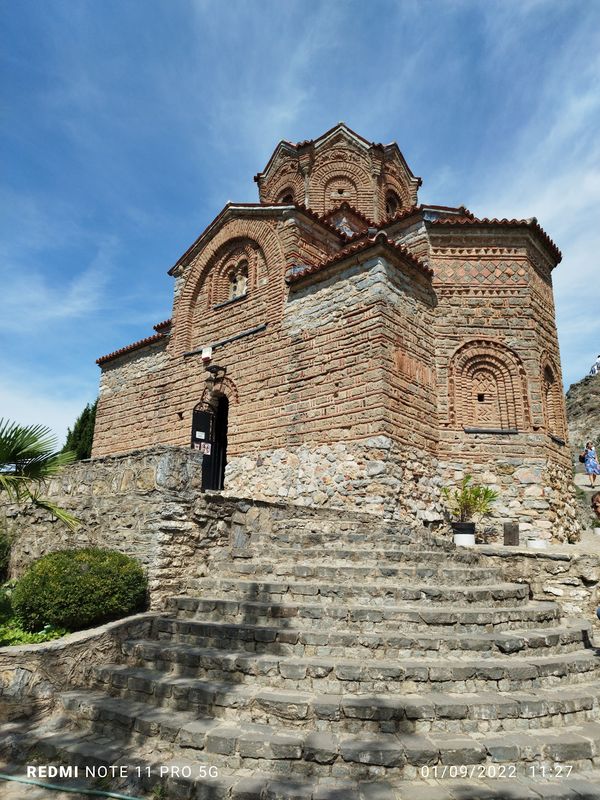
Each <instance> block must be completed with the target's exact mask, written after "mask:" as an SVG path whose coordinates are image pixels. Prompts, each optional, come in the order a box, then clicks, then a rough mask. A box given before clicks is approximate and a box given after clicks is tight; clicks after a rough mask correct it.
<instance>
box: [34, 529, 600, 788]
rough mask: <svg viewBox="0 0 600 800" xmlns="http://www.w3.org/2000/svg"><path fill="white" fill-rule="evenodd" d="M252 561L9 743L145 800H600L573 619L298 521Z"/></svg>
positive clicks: (472, 574) (431, 549) (235, 565)
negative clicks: (95, 772)
mask: <svg viewBox="0 0 600 800" xmlns="http://www.w3.org/2000/svg"><path fill="white" fill-rule="evenodd" d="M251 552H252V553H254V556H252V557H250V558H247V557H245V558H231V559H229V560H227V561H224V562H222V563H221V564H220V566H219V568H218V571H215V572H213V573H212V574H210V575H206V576H201V577H197V578H195V579H194V580H193V581H192V582H191V583H190V585H189V586H188V587H187V588H186V593H185V594H182V595H180V596H177V597H173V598H170V599H169V601H168V602H167V605H166V608H165V610H164V613H163V614H161V615H159V616H157V618H156V619H155V621H154V623H153V628H152V635H151V636H150V637H149V638H148V639H146V640H132V641H126V642H125V643H124V644H123V649H122V650H123V651H122V663H118V664H98V665H96V666H94V667H93V668H92V669H91V670H90V673H89V685H88V686H86V687H83V688H82V687H78V688H74V689H73V690H72V691H68V692H65V693H64V694H62V695H61V696H60V698H59V703H58V706H59V707H58V708H57V710H56V713H55V715H54V717H52V718H51V719H50V720H47V721H46V722H45V723H44V724H43V725H42V726H40V727H39V728H38V729H37V730H36V731H35V732H31V731H30V732H29V733H28V735H27V737H23V738H22V739H21V740H20V742H19V744H20V746H21V747H24V746H26V747H30V748H33V749H35V751H36V752H37V753H40V752H41V753H44V754H46V755H47V756H53V757H56V756H58V757H61V758H63V760H65V761H66V762H68V763H77V762H78V761H79V762H80V763H82V764H84V763H85V764H89V763H90V762H93V763H98V764H126V765H129V768H130V769H129V776H128V779H127V780H126V781H125V782H124V783H123V784H122V786H124V787H125V788H127V789H128V790H129V791H132V792H133V791H135V792H137V793H138V794H137V795H136V796H139V793H140V792H142V793H143V792H147V793H149V794H148V795H147V796H151V797H156V798H163V797H164V798H169V799H170V798H174V799H175V798H192V797H193V798H211V800H222V799H223V800H225V798H232V800H258V799H259V798H260V800H279V799H280V798H281V800H294V799H295V798H297V799H298V800H311V799H312V800H336V799H337V800H468V799H469V798H471V800H486V798H497V800H498V799H499V798H506V799H507V800H508V798H514V799H515V800H534V799H536V800H539V799H540V798H545V800H551V798H557V799H558V798H560V800H566V798H578V800H582V798H588V799H589V800H591V799H592V798H600V655H599V654H597V651H596V650H595V649H593V648H592V647H591V646H590V631H589V622H587V621H581V622H578V623H574V622H573V621H564V620H562V619H561V614H560V610H559V607H558V606H557V605H556V604H554V603H551V602H536V601H533V600H531V599H530V598H529V587H528V586H527V585H523V584H515V583H507V582H506V581H505V580H504V579H503V576H502V573H501V572H500V571H499V570H498V569H495V568H494V569H491V568H489V566H486V564H485V558H484V557H482V556H479V555H478V554H477V552H476V550H466V549H455V548H454V547H453V546H451V545H449V544H447V543H445V542H443V541H441V540H437V539H435V538H434V537H431V536H423V535H419V537H417V536H416V535H415V534H414V533H413V532H411V531H410V530H397V529H396V530H392V529H389V528H387V527H385V526H381V525H380V526H368V525H366V524H365V523H364V522H361V521H352V520H346V519H337V520H336V519H333V520H327V519H319V518H312V519H311V518H299V519H297V520H293V521H289V520H288V521H287V522H286V523H285V524H283V523H282V524H281V525H280V526H275V528H274V530H272V531H271V532H270V533H269V534H257V535H255V537H254V538H253V540H252V550H251ZM244 555H246V556H247V555H248V553H244ZM135 765H138V766H139V775H137V774H136V772H135V770H134V766H135ZM160 767H162V773H163V774H162V776H161V774H160ZM188 770H189V773H190V775H188ZM148 773H150V774H148ZM160 784H162V787H161V788H159V786H160Z"/></svg>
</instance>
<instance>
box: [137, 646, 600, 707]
mask: <svg viewBox="0 0 600 800" xmlns="http://www.w3.org/2000/svg"><path fill="white" fill-rule="evenodd" d="M123 651H124V652H125V653H126V654H127V655H128V657H129V663H136V664H137V665H138V666H143V667H146V668H148V669H155V670H160V671H162V672H167V673H168V672H170V673H173V674H176V675H178V676H181V677H196V678H204V679H207V680H210V681H225V682H236V683H243V684H247V683H250V684H252V685H260V686H264V685H268V686H272V687H274V688H284V689H304V690H308V691H313V692H317V693H319V694H340V693H342V692H382V691H383V692H387V691H395V692H398V691H402V692H421V691H424V690H426V689H432V690H436V689H441V690H442V691H444V692H450V693H461V692H473V691H494V690H495V691H498V692H511V691H514V690H521V689H529V690H531V689H535V688H538V687H551V686H556V685H557V684H559V683H563V684H564V683H568V684H574V683H583V682H590V681H593V680H597V679H598V678H600V659H599V658H598V656H597V655H596V652H595V651H592V650H583V651H580V652H575V653H559V654H556V655H552V656H545V657H538V658H536V657H518V656H512V657H510V656H504V657H502V658H498V657H495V658H480V659H479V660H477V659H474V658H473V657H470V658H469V659H468V660H465V659H464V658H463V659H458V658H449V657H447V658H445V659H444V661H443V662H442V663H440V658H439V655H438V654H437V653H435V654H434V655H433V656H429V657H424V658H414V657H412V658H408V659H403V660H402V661H401V662H399V661H398V660H397V659H394V660H391V659H390V660H384V659H370V660H365V659H360V658H340V657H337V658H336V657H332V656H312V657H294V656H289V655H277V654H273V655H272V654H268V653H263V654H260V653H252V652H248V651H245V650H243V649H238V650H231V649H229V650H227V651H224V650H222V649H217V648H210V647H198V646H193V645H189V644H180V643H168V642H165V641H156V640H148V639H146V640H143V639H142V640H130V641H126V642H124V643H123Z"/></svg>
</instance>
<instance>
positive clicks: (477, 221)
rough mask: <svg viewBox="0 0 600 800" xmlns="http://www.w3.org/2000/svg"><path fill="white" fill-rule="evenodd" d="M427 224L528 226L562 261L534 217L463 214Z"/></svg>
mask: <svg viewBox="0 0 600 800" xmlns="http://www.w3.org/2000/svg"><path fill="white" fill-rule="evenodd" d="M429 224H430V225H437V226H440V225H471V226H473V225H478V226H480V227H502V228H529V229H530V230H532V231H534V232H535V233H536V234H537V235H538V237H539V238H540V239H541V241H542V242H543V243H544V245H545V246H546V247H547V248H548V250H549V251H550V253H551V254H552V255H553V256H554V258H555V260H556V264H560V262H561V261H562V253H561V251H560V250H559V249H558V247H557V246H556V244H555V243H554V242H553V241H552V239H551V238H550V237H549V236H548V234H547V233H546V231H545V230H544V229H543V228H542V226H541V225H540V224H539V222H538V221H537V219H536V217H531V218H530V219H506V218H504V219H496V218H495V217H494V218H493V219H489V218H488V217H481V218H479V217H474V216H471V217H470V218H467V217H465V216H463V217H457V218H454V219H453V218H452V217H444V218H442V219H436V220H430V221H429Z"/></svg>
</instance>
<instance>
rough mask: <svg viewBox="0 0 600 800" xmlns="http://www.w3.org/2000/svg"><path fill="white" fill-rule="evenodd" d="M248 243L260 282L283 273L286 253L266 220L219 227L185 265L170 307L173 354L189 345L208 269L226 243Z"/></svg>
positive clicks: (250, 220)
mask: <svg viewBox="0 0 600 800" xmlns="http://www.w3.org/2000/svg"><path fill="white" fill-rule="evenodd" d="M238 245H239V246H244V247H245V246H249V247H250V248H252V249H253V250H254V251H255V252H256V254H257V256H256V270H257V272H258V274H259V276H260V275H261V273H262V283H263V284H265V283H267V282H271V281H274V280H275V279H276V278H277V276H278V273H283V270H284V265H285V256H284V253H283V249H282V247H281V244H280V242H279V239H278V237H277V234H276V232H275V230H274V228H273V226H272V225H271V224H269V223H268V222H267V221H265V220H256V219H235V220H231V221H230V222H228V223H226V224H225V225H224V226H223V227H222V228H221V230H220V231H219V232H218V233H217V234H216V235H215V236H214V237H213V238H212V239H211V240H210V242H208V244H207V245H206V246H205V247H204V249H203V250H202V251H201V252H200V253H198V255H197V256H196V257H195V258H194V259H193V261H192V262H191V263H190V265H189V266H188V268H187V274H186V276H185V279H184V284H183V287H182V289H181V292H180V294H179V296H178V298H177V300H176V303H175V307H174V309H173V333H172V345H171V346H172V348H173V353H174V354H175V355H177V354H181V353H183V352H184V351H186V350H188V349H189V348H190V341H191V337H192V323H193V317H194V308H195V305H196V302H197V300H198V297H199V295H200V293H201V292H202V291H203V290H204V289H205V288H208V290H209V291H210V289H211V288H212V287H206V283H207V280H209V279H210V276H211V270H212V268H213V267H214V265H215V263H218V262H219V257H220V256H222V254H224V253H225V252H227V248H228V247H232V246H233V247H236V246H238Z"/></svg>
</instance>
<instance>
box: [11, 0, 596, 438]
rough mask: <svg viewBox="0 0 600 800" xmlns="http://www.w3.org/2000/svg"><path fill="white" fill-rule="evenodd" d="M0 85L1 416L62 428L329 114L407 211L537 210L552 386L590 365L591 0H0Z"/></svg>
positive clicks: (593, 272) (524, 212) (592, 347)
mask: <svg viewBox="0 0 600 800" xmlns="http://www.w3.org/2000/svg"><path fill="white" fill-rule="evenodd" d="M0 91H1V96H2V112H1V115H0V136H1V138H2V142H1V145H2V154H3V155H2V181H1V188H0V207H1V208H2V213H1V215H0V228H1V230H0V375H1V379H0V416H5V417H10V418H11V419H15V420H18V421H21V422H46V423H47V424H49V425H51V426H52V427H53V429H54V430H55V431H56V432H57V434H58V435H59V436H60V437H63V436H64V433H65V431H66V427H67V425H70V424H72V422H73V420H74V419H75V417H76V416H77V414H78V413H79V412H80V411H81V409H82V407H83V406H84V405H85V403H86V402H88V401H92V400H93V399H94V398H95V396H96V393H97V385H98V376H99V370H98V367H97V366H96V365H95V359H96V358H97V357H98V356H100V355H103V354H105V353H108V352H110V351H112V350H114V349H116V348H118V347H121V346H123V345H125V344H128V343H129V342H132V341H135V340H137V339H139V338H142V337H144V336H147V335H149V334H151V333H152V325H153V324H154V323H156V322H159V321H161V320H163V319H165V318H167V317H169V316H170V314H171V295H172V284H171V279H170V278H169V277H168V276H167V274H166V272H167V270H168V268H169V267H170V266H171V265H172V264H173V263H174V262H175V261H176V260H177V258H178V257H179V255H180V254H181V253H182V252H183V251H184V250H185V249H186V248H187V247H188V245H189V244H190V243H191V242H192V241H193V240H194V239H195V238H196V236H197V235H198V233H199V232H200V231H201V230H202V229H203V228H204V227H205V226H206V224H207V223H208V222H210V220H211V219H212V218H213V217H214V216H215V215H216V214H217V213H218V211H220V209H221V208H222V206H223V205H224V204H225V203H226V202H227V201H228V200H237V201H255V200H256V187H255V184H254V182H253V180H252V176H253V175H254V174H255V173H256V172H257V171H258V170H260V169H262V167H263V166H264V165H265V163H266V161H267V159H268V157H269V155H270V154H271V152H272V150H273V149H274V147H275V145H276V144H277V142H278V141H279V140H280V139H282V138H285V139H291V140H293V141H298V140H301V139H305V138H314V137H315V136H318V135H319V134H320V133H322V132H324V131H325V130H327V129H328V128H329V127H331V126H332V125H334V124H335V123H337V122H338V121H340V120H344V121H345V122H346V123H347V124H348V125H350V126H351V127H352V128H354V129H355V130H357V131H358V132H359V133H361V134H362V135H363V136H365V137H366V138H368V139H369V140H374V141H382V142H385V143H387V142H389V141H392V140H396V141H397V142H398V144H399V146H400V149H401V150H402V151H403V153H404V155H405V157H406V159H407V161H408V163H409V165H410V166H411V168H412V170H413V172H414V173H415V174H417V175H421V176H422V177H423V187H422V189H421V193H420V198H421V201H422V202H431V203H441V204H448V205H454V204H456V205H460V204H463V203H464V204H465V205H467V206H468V207H469V208H470V209H471V210H472V211H474V212H475V213H476V214H478V215H481V216H483V215H486V216H510V217H513V216H517V217H529V216H537V217H538V219H539V221H540V223H541V224H542V225H543V227H544V228H545V229H546V230H547V231H548V233H549V234H550V235H551V236H552V238H553V239H554V240H555V241H556V242H557V244H558V245H559V247H560V248H561V250H562V251H563V263H562V264H561V265H560V266H559V268H558V270H557V271H556V272H555V291H556V305H557V314H558V324H559V335H560V341H561V351H562V358H563V371H564V378H565V384H566V385H567V386H568V384H569V383H570V382H572V381H574V380H578V379H579V378H580V377H581V376H582V375H583V374H584V373H585V372H586V371H587V369H589V366H590V364H591V362H592V361H593V360H594V358H595V356H596V355H597V353H598V352H600V314H599V313H598V307H599V304H600V288H599V281H598V264H599V259H600V255H599V254H600V214H599V211H600V2H597V1H596V0H577V1H573V2H571V1H570V0H548V1H546V0H529V1H528V0H514V1H513V0H496V1H494V0H486V2H483V0H446V1H444V0H436V1H435V2H433V0H414V1H413V0H390V1H389V2H388V0H369V2H368V3H367V2H364V0H335V1H334V0H327V1H325V2H323V1H321V0H285V2H284V1H283V0H227V2H221V1H218V2H208V1H204V0H117V1H116V2H115V1H114V0H44V2H40V0H19V2H18V3H16V2H14V0H0Z"/></svg>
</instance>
